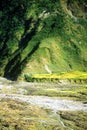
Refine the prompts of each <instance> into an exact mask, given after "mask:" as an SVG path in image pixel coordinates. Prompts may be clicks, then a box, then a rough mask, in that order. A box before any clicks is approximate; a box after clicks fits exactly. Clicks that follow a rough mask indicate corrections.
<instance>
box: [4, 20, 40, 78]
mask: <svg viewBox="0 0 87 130" xmlns="http://www.w3.org/2000/svg"><path fill="white" fill-rule="evenodd" d="M31 22H32V19H30V20H28V21H25V30H24V34H23V35H22V38H21V40H20V42H19V48H18V50H16V51H15V52H14V53H13V55H12V56H11V60H10V61H9V62H8V64H7V65H6V67H5V72H4V77H6V78H10V79H11V80H16V79H17V77H18V75H20V74H21V72H22V70H23V68H24V67H25V66H26V63H27V62H28V58H29V57H30V56H31V55H32V54H33V53H34V52H35V51H36V50H37V49H38V47H39V41H38V42H37V43H35V45H34V47H33V49H32V51H31V52H30V53H29V54H28V55H27V57H26V58H25V59H24V61H22V62H21V53H22V52H23V50H24V49H25V48H26V47H27V45H28V44H29V42H30V41H31V40H32V38H33V37H34V36H35V34H36V30H37V27H38V25H39V19H38V20H37V21H36V22H35V24H34V28H32V30H31V31H30V32H29V33H26V32H27V30H28V29H29V27H30V25H31Z"/></svg>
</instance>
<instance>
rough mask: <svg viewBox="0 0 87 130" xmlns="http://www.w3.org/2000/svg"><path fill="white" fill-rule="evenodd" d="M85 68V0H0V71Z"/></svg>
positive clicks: (8, 73) (21, 72) (14, 75)
mask: <svg viewBox="0 0 87 130" xmlns="http://www.w3.org/2000/svg"><path fill="white" fill-rule="evenodd" d="M70 71H87V1H86V0H1V1H0V75H1V76H5V77H8V78H12V79H17V78H18V77H23V76H24V74H41V73H42V74H43V73H61V72H63V73H64V72H70Z"/></svg>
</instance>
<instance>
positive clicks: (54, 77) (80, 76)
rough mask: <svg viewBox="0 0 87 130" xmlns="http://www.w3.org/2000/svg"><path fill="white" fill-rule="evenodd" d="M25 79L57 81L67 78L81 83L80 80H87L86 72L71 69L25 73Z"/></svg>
mask: <svg viewBox="0 0 87 130" xmlns="http://www.w3.org/2000/svg"><path fill="white" fill-rule="evenodd" d="M25 80H26V81H39V82H40V81H42V82H46V81H48V82H50V81H52V82H58V81H59V80H69V81H74V82H78V83H81V81H83V82H86V81H87V72H81V71H72V72H67V73H65V72H64V73H63V72H61V73H51V74H47V73H43V74H29V75H28V74H25Z"/></svg>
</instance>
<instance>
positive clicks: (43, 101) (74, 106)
mask: <svg viewBox="0 0 87 130" xmlns="http://www.w3.org/2000/svg"><path fill="white" fill-rule="evenodd" d="M2 98H7V99H12V100H15V101H19V102H26V103H29V104H31V105H35V106H39V107H43V108H47V109H51V110H53V112H57V111H59V110H63V111H64V110H69V111H76V110H82V111H86V112H87V104H83V103H82V102H81V101H74V100H68V99H63V98H55V97H47V96H25V95H17V94H0V99H2Z"/></svg>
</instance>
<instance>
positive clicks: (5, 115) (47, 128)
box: [0, 99, 87, 130]
mask: <svg viewBox="0 0 87 130" xmlns="http://www.w3.org/2000/svg"><path fill="white" fill-rule="evenodd" d="M86 117H87V112H82V111H77V112H75V111H72V112H70V111H58V112H57V114H54V113H53V112H52V111H51V110H49V109H44V108H39V107H37V106H32V105H30V104H27V103H21V102H18V101H14V100H10V99H2V100H0V129H2V130H56V129H57V130H70V129H71V128H72V129H75V130H86V129H87V119H86ZM60 120H61V121H62V122H63V123H64V125H65V126H63V125H62V124H61V122H60Z"/></svg>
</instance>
